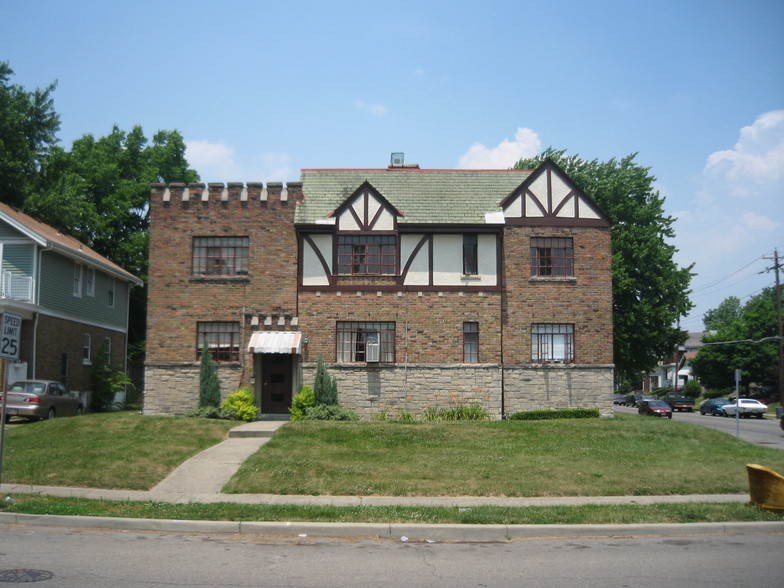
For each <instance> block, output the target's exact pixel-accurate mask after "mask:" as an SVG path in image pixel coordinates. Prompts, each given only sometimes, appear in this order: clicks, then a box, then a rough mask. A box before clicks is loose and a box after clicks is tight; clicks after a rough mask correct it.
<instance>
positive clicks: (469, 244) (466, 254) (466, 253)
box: [463, 233, 479, 275]
mask: <svg viewBox="0 0 784 588" xmlns="http://www.w3.org/2000/svg"><path fill="white" fill-rule="evenodd" d="M463 273H464V274H465V275H476V274H478V273H479V248H478V245H477V238H476V233H467V234H465V235H463Z"/></svg>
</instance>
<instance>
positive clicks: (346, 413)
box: [302, 404, 359, 421]
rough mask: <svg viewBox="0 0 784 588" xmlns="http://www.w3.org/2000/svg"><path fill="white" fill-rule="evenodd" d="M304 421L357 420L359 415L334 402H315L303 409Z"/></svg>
mask: <svg viewBox="0 0 784 588" xmlns="http://www.w3.org/2000/svg"><path fill="white" fill-rule="evenodd" d="M302 420H305V421H358V420H359V416H358V415H357V413H356V412H354V411H353V410H349V409H347V408H343V407H340V406H337V405H335V404H317V405H316V406H311V407H310V408H307V409H306V410H305V416H304V417H303V419H302Z"/></svg>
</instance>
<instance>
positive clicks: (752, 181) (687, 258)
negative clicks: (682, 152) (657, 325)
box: [674, 110, 784, 329]
mask: <svg viewBox="0 0 784 588" xmlns="http://www.w3.org/2000/svg"><path fill="white" fill-rule="evenodd" d="M783 193H784V110H776V111H772V112H767V113H765V114H762V115H761V116H759V117H757V119H756V120H755V121H754V122H753V123H752V124H751V125H749V126H746V127H743V128H741V129H740V131H739V137H738V141H737V142H736V143H735V145H734V146H733V147H732V148H730V149H724V150H721V151H716V152H714V153H711V154H709V155H708V156H707V158H706V163H705V167H704V168H703V170H702V175H701V176H700V177H699V186H698V189H697V191H696V192H695V194H694V198H693V199H692V205H691V206H690V207H689V208H686V209H683V208H682V209H681V210H679V211H678V212H677V213H675V214H674V216H677V219H678V220H677V223H676V225H675V229H676V232H677V233H676V234H677V237H676V239H675V245H676V247H678V249H679V250H680V252H679V254H678V261H679V263H681V264H683V265H686V264H689V263H692V262H694V263H695V268H694V270H695V271H696V272H697V274H698V275H697V277H695V278H694V280H693V283H692V288H693V290H694V291H695V295H694V297H693V300H694V302H695V303H697V308H696V309H695V310H694V311H693V312H692V316H696V317H701V316H702V315H703V314H704V313H705V312H706V311H707V310H709V309H711V308H715V307H716V306H718V304H719V303H720V302H721V301H722V300H723V299H724V298H726V297H727V296H730V295H735V296H738V297H739V298H741V299H742V300H743V299H744V297H747V296H750V295H752V294H754V293H756V292H758V291H759V290H760V289H761V288H763V287H764V286H767V285H770V283H771V280H772V277H771V275H770V274H765V273H764V272H763V273H760V272H761V271H762V270H763V269H764V267H765V264H764V262H763V261H762V260H761V259H760V258H761V257H762V256H763V255H765V254H767V253H768V252H770V251H771V250H772V249H773V248H774V247H776V246H779V247H780V246H781V235H782V234H784V207H783V206H782V205H781V202H782V200H781V195H782V194H783ZM679 204H680V205H681V207H682V205H683V202H681V203H679ZM755 259H756V260H757V261H755ZM746 266H748V268H747V269H746V270H745V272H744V274H743V275H742V276H741V278H740V279H735V278H733V280H727V281H724V280H723V278H724V277H725V276H728V275H735V274H734V272H736V270H739V269H740V268H744V267H746ZM714 282H716V285H715V286H710V287H707V286H705V285H706V284H713V283H714ZM701 326H702V325H701V321H698V320H694V321H693V322H692V323H691V324H690V325H689V328H692V329H698V328H701Z"/></svg>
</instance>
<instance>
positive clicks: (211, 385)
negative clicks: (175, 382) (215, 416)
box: [199, 339, 220, 408]
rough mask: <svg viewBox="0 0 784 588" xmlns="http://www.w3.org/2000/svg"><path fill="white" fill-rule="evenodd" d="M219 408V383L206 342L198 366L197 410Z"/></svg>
mask: <svg viewBox="0 0 784 588" xmlns="http://www.w3.org/2000/svg"><path fill="white" fill-rule="evenodd" d="M208 406H214V407H215V408H217V407H218V406H220V381H219V380H218V369H217V368H216V367H215V362H214V361H213V360H212V354H211V353H210V348H209V346H208V345H207V340H206V339H205V340H204V346H203V347H202V349H201V363H200V365H199V408H206V407H208Z"/></svg>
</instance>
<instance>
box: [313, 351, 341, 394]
mask: <svg viewBox="0 0 784 588" xmlns="http://www.w3.org/2000/svg"><path fill="white" fill-rule="evenodd" d="M313 394H314V395H315V396H316V404H326V405H329V406H337V404H338V383H337V381H336V380H335V376H333V375H331V374H330V373H329V372H328V371H327V366H326V365H324V359H323V358H322V357H321V356H320V355H319V358H318V363H317V364H316V379H315V381H314V382H313Z"/></svg>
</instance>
